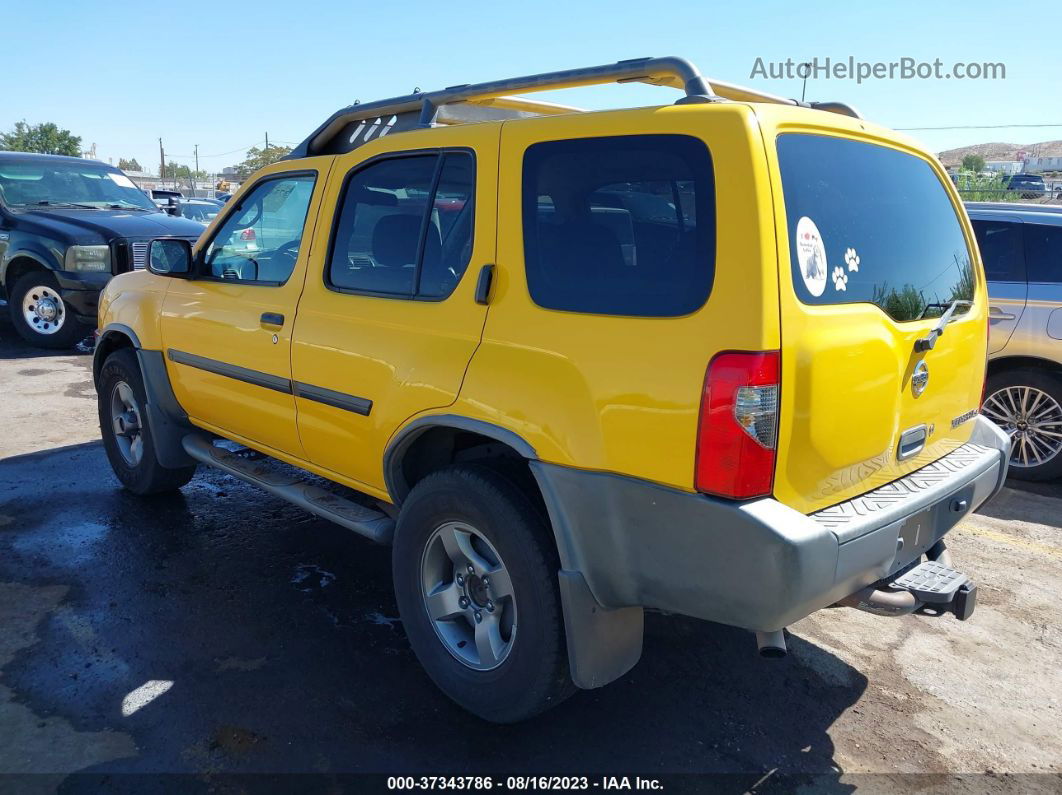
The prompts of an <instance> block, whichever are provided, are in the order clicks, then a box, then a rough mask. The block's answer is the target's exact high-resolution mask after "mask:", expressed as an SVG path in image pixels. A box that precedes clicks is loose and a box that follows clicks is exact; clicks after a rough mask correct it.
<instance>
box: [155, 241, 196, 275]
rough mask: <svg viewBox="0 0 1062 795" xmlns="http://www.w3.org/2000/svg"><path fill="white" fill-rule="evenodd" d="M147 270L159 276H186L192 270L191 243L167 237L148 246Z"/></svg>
mask: <svg viewBox="0 0 1062 795" xmlns="http://www.w3.org/2000/svg"><path fill="white" fill-rule="evenodd" d="M148 270H149V271H151V272H152V273H157V274H159V275H160V276H188V275H189V274H191V272H192V244H191V242H190V241H188V240H179V239H177V238H172V237H167V238H159V239H158V240H152V241H151V245H150V246H148Z"/></svg>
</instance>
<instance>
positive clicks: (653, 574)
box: [531, 417, 1009, 631]
mask: <svg viewBox="0 0 1062 795" xmlns="http://www.w3.org/2000/svg"><path fill="white" fill-rule="evenodd" d="M975 422H976V427H975V430H974V433H973V436H972V437H971V439H970V441H969V443H967V444H966V445H963V446H962V447H960V448H959V449H957V450H955V451H954V452H952V453H950V454H949V455H947V456H945V457H943V458H941V459H939V460H938V461H936V462H934V463H932V464H930V465H929V466H926V467H923V468H922V469H919V470H917V471H916V472H914V473H912V474H910V475H908V476H906V477H904V478H901V479H900V480H897V481H894V482H893V483H890V484H887V485H886V486H884V487H882V488H880V489H876V490H875V491H872V492H870V493H868V494H865V495H862V496H861V497H857V498H855V499H853V500H849V501H848V502H846V503H842V504H840V505H837V506H833V507H831V508H828V509H826V510H823V511H820V512H818V513H816V514H812V515H811V516H806V515H804V514H801V513H798V512H797V511H794V510H793V509H791V508H788V507H786V506H785V505H783V504H781V503H780V502H777V501H776V500H774V499H769V498H768V499H759V500H751V501H747V502H734V501H729V500H722V499H713V498H711V497H706V496H702V495H697V494H690V493H688V492H681V491H676V490H674V489H669V488H666V487H663V486H659V485H657V484H653V483H649V482H646V481H641V480H636V479H632V478H625V477H621V476H617V475H610V474H603V473H591V472H585V471H580V470H574V469H569V468H566V467H561V466H556V465H552V464H546V463H543V462H538V461H533V462H531V467H532V469H533V471H534V473H535V476H536V478H537V479H538V482H539V485H540V486H541V488H542V492H543V494H544V496H545V499H546V504H547V507H548V509H549V512H550V518H551V519H552V522H553V527H554V531H555V532H556V534H557V541H558V546H559V549H560V556H561V566H562V569H563V573H565V574H568V575H581V577H582V579H583V580H585V583H586V586H587V588H588V590H589V592H590V594H592V596H593V598H594V600H595V601H596V602H597V603H598V604H599V605H601V606H603V607H605V608H610V609H612V608H624V607H637V606H643V607H653V608H659V609H662V610H668V611H671V612H675V613H681V614H684V615H689V616H695V617H697V618H703V619H707V620H710V621H718V622H720V623H724V624H730V625H733V626H738V627H744V628H747V629H751V630H758V631H772V630H776V629H780V628H782V627H784V626H786V625H788V624H791V623H793V622H795V621H798V620H799V619H801V618H804V617H805V616H807V615H808V614H810V613H812V612H814V611H815V610H818V609H820V608H822V607H826V606H828V605H831V604H833V603H835V602H837V601H838V600H840V599H842V598H844V597H845V596H848V595H849V594H851V593H853V592H854V591H857V590H859V589H860V588H863V587H865V586H867V585H870V584H871V583H874V582H876V581H878V580H880V579H882V578H883V577H885V576H887V575H889V574H890V573H892V572H894V571H896V569H898V568H900V567H901V566H903V565H905V564H906V563H908V562H910V561H912V560H915V559H917V558H918V557H919V556H920V555H921V554H922V553H923V552H924V551H925V550H927V549H928V548H929V547H930V546H932V545H933V544H934V543H935V542H936V541H937V540H939V539H940V538H941V537H942V536H943V535H944V534H945V533H947V532H948V530H950V529H951V528H952V527H953V526H954V525H955V524H956V523H957V522H959V521H960V520H961V519H962V518H963V517H964V516H966V515H967V514H968V513H970V512H971V511H973V510H975V509H976V508H977V507H979V506H980V505H981V504H982V503H984V502H985V501H986V500H988V499H989V498H990V497H992V496H993V495H994V494H995V493H996V492H997V491H998V490H999V489H1000V488H1001V487H1002V485H1003V481H1004V479H1005V478H1006V472H1007V460H1008V457H1009V439H1008V437H1007V436H1006V434H1005V433H1003V431H1001V430H1000V429H999V428H997V427H996V426H995V425H993V424H992V423H990V422H989V421H987V420H985V419H984V418H982V417H977V418H976V420H975Z"/></svg>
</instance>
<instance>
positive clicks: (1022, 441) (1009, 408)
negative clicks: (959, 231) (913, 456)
mask: <svg viewBox="0 0 1062 795" xmlns="http://www.w3.org/2000/svg"><path fill="white" fill-rule="evenodd" d="M966 209H967V212H969V214H970V219H971V221H972V222H973V227H974V232H975V233H976V235H977V244H978V246H979V248H980V250H981V259H982V260H983V261H984V267H985V275H986V277H987V279H988V293H989V313H990V314H989V323H990V329H991V332H990V333H991V337H990V340H989V348H988V350H989V364H988V385H987V388H986V390H985V402H984V407H983V409H982V410H983V412H984V414H985V416H987V417H988V418H990V419H991V420H992V421H993V422H995V423H997V424H998V425H1000V426H1001V427H1002V428H1003V429H1004V430H1005V431H1006V432H1007V433H1008V434H1010V437H1011V439H1012V442H1013V444H1012V447H1011V459H1010V474H1011V476H1012V477H1015V478H1020V479H1023V480H1047V479H1050V478H1056V477H1059V476H1062V207H1059V206H1052V205H1035V206H1033V207H1030V206H1029V205H1026V204H1007V203H992V204H990V203H977V202H969V203H967V205H966Z"/></svg>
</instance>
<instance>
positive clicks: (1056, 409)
mask: <svg viewBox="0 0 1062 795" xmlns="http://www.w3.org/2000/svg"><path fill="white" fill-rule="evenodd" d="M985 392H986V397H985V404H984V406H983V407H982V412H983V413H984V415H985V416H986V417H987V418H988V419H990V420H992V422H994V423H996V424H997V425H998V426H1000V427H1001V428H1002V429H1003V430H1005V431H1006V432H1007V433H1008V434H1009V435H1010V440H1011V453H1010V476H1011V477H1014V478H1018V479H1020V480H1048V479H1050V478H1056V477H1059V476H1060V475H1062V378H1059V377H1058V376H1055V375H1053V374H1051V373H1045V372H1043V371H1040V370H1032V369H1017V370H1006V371H1004V372H1002V373H997V374H995V375H993V376H991V377H990V378H989V379H988V388H987V389H986V390H985Z"/></svg>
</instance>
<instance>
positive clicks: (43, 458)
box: [0, 325, 1062, 792]
mask: <svg viewBox="0 0 1062 795" xmlns="http://www.w3.org/2000/svg"><path fill="white" fill-rule="evenodd" d="M12 337H13V335H12V333H11V330H10V327H9V326H7V325H0V394H2V396H3V402H2V406H0V417H2V420H0V428H2V429H3V430H2V432H0V738H4V739H3V741H2V742H0V774H4V773H7V774H18V773H34V774H37V775H36V776H35V777H33V778H32V779H11V778H8V779H4V778H2V777H0V790H3V789H4V787H5V783H6V784H7V785H9V786H14V787H15V788H16V789H18V790H22V789H24V788H26V787H29V786H30V785H32V787H33V788H36V789H38V790H40V791H50V790H54V789H56V788H59V789H61V790H63V791H69V790H79V789H93V788H94V787H96V786H103V785H101V784H100V782H101V781H102V782H105V783H107V784H109V785H115V784H116V783H120V782H123V781H124V782H127V781H130V780H135V781H140V780H138V779H130V778H123V777H121V776H115V774H121V773H159V772H175V773H184V774H188V775H189V778H187V779H182V781H185V783H188V782H191V781H194V782H200V783H202V782H207V783H208V784H209V782H211V781H215V782H216V781H217V780H218V779H217V778H216V777H217V776H219V775H223V774H226V773H265V772H268V773H292V772H300V771H303V772H315V773H337V772H366V771H368V772H390V773H394V772H403V773H406V772H418V773H444V772H446V773H486V772H494V773H498V774H500V775H506V774H511V773H522V774H528V773H544V774H549V773H576V772H578V773H592V774H599V773H631V774H633V773H643V774H653V775H661V774H675V773H718V774H732V775H734V776H737V778H735V779H734V780H733V783H734V785H735V786H736V787H737V788H738V789H750V790H755V791H766V790H769V789H771V787H772V783H774V784H775V789H776V790H778V791H782V790H784V789H790V788H795V787H796V782H797V781H798V780H797V779H791V778H784V776H786V775H792V774H800V775H807V776H810V778H808V779H806V780H804V779H799V781H806V784H805V787H806V788H807V789H835V790H837V791H849V790H850V789H851V788H852V787H861V788H866V789H869V790H871V791H882V792H894V791H896V790H897V789H899V790H906V789H913V788H916V787H917V788H919V789H924V790H929V791H943V790H947V789H958V788H961V789H971V788H972V789H978V790H981V791H1029V790H1042V791H1059V790H1060V789H1062V778H1060V776H1062V739H1060V738H1062V704H1060V701H1062V666H1060V665H1059V661H1060V659H1062V654H1060V652H1062V631H1060V629H1059V627H1060V624H1062V620H1060V619H1062V607H1060V605H1059V599H1058V595H1059V594H1060V593H1062V530H1060V526H1062V500H1060V497H1062V484H1057V483H1055V484H1046V485H1040V486H1038V487H1036V488H1035V489H1033V490H1030V489H1028V488H1023V489H1019V488H1007V489H1006V490H1005V491H1004V492H1003V493H1002V494H1001V495H1000V496H999V497H997V498H996V500H995V501H994V502H992V503H991V504H989V505H988V506H985V507H984V508H983V509H982V510H981V512H980V513H979V514H978V515H975V516H973V517H971V518H970V519H968V520H966V521H965V522H964V523H963V524H962V525H961V526H960V527H959V528H958V529H957V530H955V531H953V533H952V534H951V535H950V536H949V538H950V539H951V540H950V546H951V548H952V550H953V554H954V557H955V560H956V561H957V563H958V565H959V566H960V568H962V569H963V570H965V571H966V572H967V573H969V574H970V575H971V576H973V577H974V578H975V579H976V580H977V582H978V584H979V586H980V589H979V604H978V608H977V612H976V614H975V615H974V617H973V618H972V619H971V620H970V621H968V622H965V623H959V622H958V621H956V620H954V618H952V617H950V616H949V617H944V618H939V619H933V618H928V617H909V618H906V619H899V620H890V619H883V618H877V617H874V616H871V615H868V614H865V613H860V612H858V611H854V610H848V609H842V610H826V611H822V612H820V613H818V614H816V615H814V616H812V617H810V618H808V619H805V620H804V621H802V622H800V623H799V624H796V625H794V626H793V627H791V633H792V635H791V638H790V647H791V653H790V655H789V656H788V657H787V658H786V659H784V660H782V661H765V660H761V659H759V658H758V657H756V656H755V655H754V653H753V651H754V647H753V641H752V639H751V637H750V636H749V635H748V634H747V633H744V632H740V631H738V630H734V629H730V628H727V627H721V626H717V625H713V624H709V623H705V622H700V621H695V620H691V619H685V618H680V617H673V616H661V615H649V616H647V635H646V643H645V654H644V656H643V658H642V661H641V662H640V663H639V665H638V666H637V667H636V668H635V669H634V670H633V671H632V672H631V673H630V674H629V675H627V676H625V677H623V679H621V680H620V681H619V682H616V683H614V684H613V685H611V686H609V687H606V688H603V689H601V690H596V691H590V692H582V693H579V694H577V695H576V696H575V697H574V698H572V699H571V700H570V701H568V702H566V703H565V704H563V705H562V706H561V707H559V708H558V709H556V710H554V711H552V712H550V713H548V714H547V715H546V716H544V717H543V718H540V719H537V720H535V721H531V722H529V723H526V724H523V725H520V726H514V727H494V726H489V725H486V724H483V723H481V722H479V721H478V720H476V719H474V718H471V717H469V716H468V715H466V714H465V713H463V712H461V711H460V710H458V709H457V708H455V707H454V706H452V705H451V704H450V703H449V702H448V701H447V700H446V699H445V698H444V697H443V696H441V695H440V694H439V693H438V692H437V691H436V690H435V689H434V688H433V686H432V685H431V683H430V682H429V681H428V680H427V678H426V677H425V675H424V674H423V673H422V672H421V670H420V668H419V667H418V666H417V664H416V661H415V659H414V658H413V656H412V654H411V653H410V652H409V650H408V647H407V646H406V643H405V639H404V637H403V634H402V628H401V622H399V621H398V619H397V618H396V610H395V607H394V603H393V597H392V595H391V589H390V573H389V564H388V558H387V551H386V550H383V549H379V548H375V547H372V546H371V545H369V544H368V543H366V542H363V541H361V540H360V539H358V538H355V537H354V536H353V535H352V534H349V533H347V532H345V531H343V530H342V529H340V528H338V527H335V526H333V525H330V524H328V523H325V522H322V521H319V520H317V519H315V518H313V517H311V516H308V515H306V514H304V513H302V512H301V511H299V510H298V509H296V508H293V507H291V506H288V505H287V504H285V503H282V502H279V501H277V500H275V499H273V498H272V497H269V496H268V495H265V494H263V493H261V492H258V491H256V490H254V489H253V488H251V487H248V486H245V485H244V484H242V483H240V482H238V481H236V480H234V479H232V478H229V477H227V476H224V475H221V474H218V473H209V472H207V473H202V474H200V475H199V476H197V477H196V479H195V480H194V481H193V482H192V483H191V484H190V485H189V486H188V487H186V488H185V489H184V490H183V492H182V493H181V494H180V495H178V496H173V497H168V498H165V499H163V500H160V501H154V502H145V501H142V500H138V499H136V498H134V497H132V496H130V495H128V494H126V493H124V492H122V491H120V490H119V489H118V487H117V481H116V480H115V479H114V477H113V476H112V474H111V472H110V469H109V467H108V466H107V463H106V459H105V457H104V454H103V451H102V447H101V446H100V444H99V442H98V428H97V420H96V416H95V412H96V408H95V405H96V404H95V396H94V393H93V389H92V384H91V364H90V357H89V356H85V355H65V354H64V355H54V354H47V353H41V352H39V351H33V350H31V349H29V348H28V347H26V346H25V345H23V344H22V343H21V342H19V341H16V340H13V339H12ZM75 772H82V773H96V774H102V775H104V776H106V777H105V778H103V779H91V778H88V779H86V778H72V779H69V778H66V776H67V775H68V774H70V773H75ZM908 774H910V775H912V776H917V778H906V777H905V776H906V775H908ZM112 776H114V777H112ZM764 776H766V777H765V778H764ZM699 781H701V780H699V779H689V780H679V783H681V782H685V783H686V784H687V785H690V786H691V787H692V786H693V784H694V783H696V782H699ZM783 781H784V782H785V784H784V786H783V785H781V784H778V782H783ZM141 783H143V782H142V781H141ZM680 788H681V787H680ZM137 789H139V786H136V787H131V788H130V791H136V790H137Z"/></svg>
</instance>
